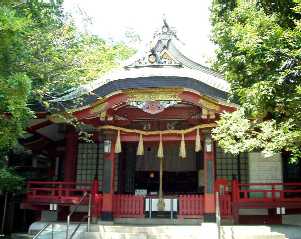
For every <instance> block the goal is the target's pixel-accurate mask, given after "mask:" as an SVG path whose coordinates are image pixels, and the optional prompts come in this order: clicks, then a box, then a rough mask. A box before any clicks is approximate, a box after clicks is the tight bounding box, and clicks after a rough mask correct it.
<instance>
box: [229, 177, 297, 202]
mask: <svg viewBox="0 0 301 239" xmlns="http://www.w3.org/2000/svg"><path fill="white" fill-rule="evenodd" d="M232 197H233V201H234V202H275V201H279V202H301V183H248V184H240V183H238V182H237V181H233V183H232Z"/></svg>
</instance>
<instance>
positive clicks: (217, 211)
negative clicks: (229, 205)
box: [215, 192, 221, 239]
mask: <svg viewBox="0 0 301 239" xmlns="http://www.w3.org/2000/svg"><path fill="white" fill-rule="evenodd" d="M215 217H216V225H217V236H218V239H220V238H221V212H220V205H219V193H218V192H216V194H215Z"/></svg>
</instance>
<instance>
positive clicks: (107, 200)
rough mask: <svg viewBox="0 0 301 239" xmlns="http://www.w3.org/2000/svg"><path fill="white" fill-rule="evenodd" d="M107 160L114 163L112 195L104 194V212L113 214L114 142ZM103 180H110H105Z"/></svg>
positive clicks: (111, 185) (112, 180) (113, 165)
mask: <svg viewBox="0 0 301 239" xmlns="http://www.w3.org/2000/svg"><path fill="white" fill-rule="evenodd" d="M105 160H111V161H112V167H111V178H109V180H110V193H104V194H103V201H102V211H103V212H113V194H114V171H115V142H112V145H111V152H110V153H106V154H105ZM103 180H108V179H106V178H104V179H103Z"/></svg>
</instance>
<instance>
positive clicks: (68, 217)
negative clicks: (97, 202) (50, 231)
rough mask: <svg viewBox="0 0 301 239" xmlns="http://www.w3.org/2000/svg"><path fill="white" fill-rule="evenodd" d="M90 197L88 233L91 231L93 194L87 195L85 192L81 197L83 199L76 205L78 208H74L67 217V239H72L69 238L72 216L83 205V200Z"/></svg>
mask: <svg viewBox="0 0 301 239" xmlns="http://www.w3.org/2000/svg"><path fill="white" fill-rule="evenodd" d="M87 195H89V206H88V228H87V231H90V218H91V193H89V194H88V193H87V192H85V193H84V195H83V196H82V197H81V199H80V200H79V202H78V203H77V204H76V206H75V207H74V208H73V210H72V211H71V212H70V213H69V214H68V216H67V228H66V239H70V238H72V237H70V238H69V226H70V218H71V216H72V214H73V213H74V212H75V211H76V210H77V209H78V207H79V206H80V205H81V203H82V202H83V200H84V199H85V197H86V196H87Z"/></svg>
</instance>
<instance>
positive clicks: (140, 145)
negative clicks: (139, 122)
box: [137, 134, 144, 156]
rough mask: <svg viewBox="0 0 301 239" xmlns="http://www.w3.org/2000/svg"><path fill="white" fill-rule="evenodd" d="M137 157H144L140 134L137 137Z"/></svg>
mask: <svg viewBox="0 0 301 239" xmlns="http://www.w3.org/2000/svg"><path fill="white" fill-rule="evenodd" d="M137 155H138V156H141V155H144V146H143V137H142V134H140V136H139V143H138V148H137Z"/></svg>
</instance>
